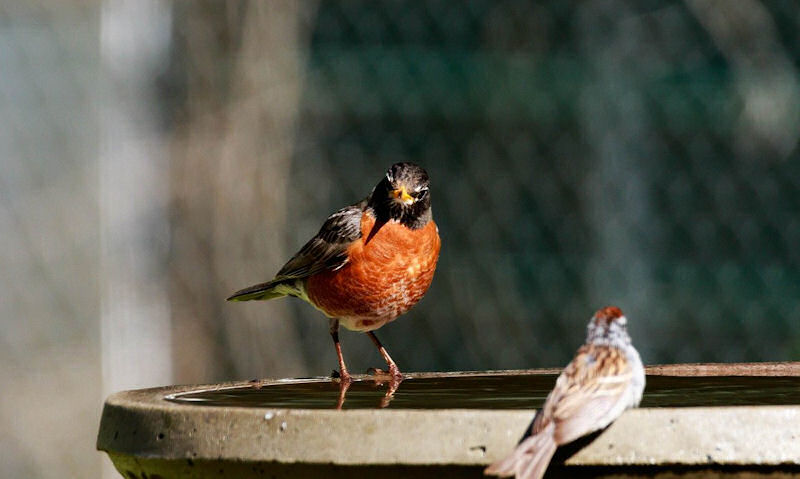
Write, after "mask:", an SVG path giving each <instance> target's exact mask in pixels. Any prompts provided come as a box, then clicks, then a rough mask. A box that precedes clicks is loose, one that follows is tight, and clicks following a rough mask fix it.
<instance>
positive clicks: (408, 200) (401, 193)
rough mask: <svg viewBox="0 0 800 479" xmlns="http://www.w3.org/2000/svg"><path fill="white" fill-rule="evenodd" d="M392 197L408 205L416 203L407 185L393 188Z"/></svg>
mask: <svg viewBox="0 0 800 479" xmlns="http://www.w3.org/2000/svg"><path fill="white" fill-rule="evenodd" d="M392 197H393V198H394V199H396V200H397V201H400V202H401V203H403V204H404V205H406V206H409V205H411V204H412V203H414V197H413V196H411V195H409V194H408V191H406V187H405V186H401V187H400V188H398V189H396V190H392Z"/></svg>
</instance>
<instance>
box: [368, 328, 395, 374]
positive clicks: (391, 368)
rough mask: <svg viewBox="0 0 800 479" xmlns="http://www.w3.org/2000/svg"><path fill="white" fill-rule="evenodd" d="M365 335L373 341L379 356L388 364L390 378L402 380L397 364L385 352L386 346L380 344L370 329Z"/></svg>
mask: <svg viewBox="0 0 800 479" xmlns="http://www.w3.org/2000/svg"><path fill="white" fill-rule="evenodd" d="M367 336H369V339H371V340H372V342H373V343H375V346H376V347H377V348H378V351H379V352H380V353H381V356H383V360H384V361H386V364H387V365H388V366H389V374H390V375H391V376H392V378H393V379H395V380H398V381H399V380H402V379H403V375H402V374H401V373H400V368H398V367H397V364H395V362H394V361H393V360H392V357H391V356H389V353H387V352H386V348H384V347H383V344H381V342H380V341H379V340H378V337H377V336H375V333H373V332H372V331H367Z"/></svg>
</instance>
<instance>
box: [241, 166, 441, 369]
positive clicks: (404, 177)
mask: <svg viewBox="0 0 800 479" xmlns="http://www.w3.org/2000/svg"><path fill="white" fill-rule="evenodd" d="M440 247H441V242H440V239H439V230H438V228H437V227H436V223H434V222H433V214H432V213H431V197H430V180H429V178H428V173H427V172H426V171H425V170H424V169H422V168H420V167H419V166H417V165H414V164H412V163H397V164H395V165H392V166H391V168H389V170H388V171H387V172H386V175H385V177H384V178H382V179H381V181H380V182H379V183H378V184H377V185H376V186H375V188H374V189H373V190H372V193H371V194H370V195H369V196H368V197H367V198H365V199H364V200H362V201H360V202H358V203H355V204H353V205H350V206H348V207H345V208H342V209H341V210H339V211H337V212H335V213H333V214H332V215H331V216H329V217H328V219H327V220H326V221H325V223H324V224H323V225H322V228H321V229H320V231H319V233H317V235H316V236H314V237H313V238H311V240H310V241H309V242H308V243H306V244H305V246H303V247H302V248H301V249H300V251H299V252H297V254H295V255H294V256H293V257H292V259H290V260H289V261H288V262H287V263H286V264H285V265H284V266H283V268H281V269H280V271H278V273H277V275H276V276H275V278H273V279H272V280H270V281H267V282H266V283H261V284H257V285H254V286H251V287H249V288H245V289H243V290H240V291H237V292H236V293H234V294H233V295H231V296H230V297H229V298H228V300H229V301H247V300H268V299H273V298H279V297H283V296H294V297H297V298H300V299H303V300H305V301H307V302H309V303H311V305H313V306H314V307H316V308H317V309H319V310H320V311H322V312H323V313H324V314H325V315H326V316H328V317H329V318H331V319H330V334H331V337H332V339H333V342H334V347H335V348H336V356H337V360H338V362H339V370H340V376H341V377H340V379H341V380H342V381H343V382H350V381H351V380H352V379H351V378H350V375H349V373H348V372H347V367H346V366H345V362H344V358H343V356H342V351H341V346H340V344H339V334H338V331H339V325H340V324H341V325H342V326H344V327H345V328H347V329H350V330H353V331H363V332H366V333H367V334H368V335H369V336H370V339H372V341H373V342H374V343H375V345H376V347H377V348H378V350H379V351H380V353H381V356H383V358H384V360H385V361H386V364H387V365H388V366H389V373H390V375H391V376H392V378H394V379H396V380H402V375H401V374H400V370H399V368H398V367H397V365H396V364H395V363H394V361H392V358H391V357H390V356H389V354H388V353H387V352H386V349H385V348H384V347H383V346H382V345H381V343H380V342H379V341H378V339H377V338H376V337H375V334H374V333H373V331H374V330H376V329H378V328H380V327H382V326H383V325H384V324H386V323H388V322H391V321H394V320H395V319H396V318H397V317H398V316H400V315H401V314H403V313H405V312H406V311H408V310H409V309H411V307H413V306H414V305H415V304H416V303H417V302H418V301H419V300H420V299H422V296H423V295H424V294H425V292H426V291H427V290H428V287H429V286H430V284H431V281H432V280H433V273H434V271H435V269H436V262H437V260H438V258H439V249H440Z"/></svg>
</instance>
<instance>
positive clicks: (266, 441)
mask: <svg viewBox="0 0 800 479" xmlns="http://www.w3.org/2000/svg"><path fill="white" fill-rule="evenodd" d="M557 373H558V371H557V370H529V371H497V372H488V373H420V374H409V375H408V378H407V379H406V380H405V381H403V383H402V384H400V387H399V389H398V390H397V391H396V392H395V394H394V396H393V397H391V398H387V397H386V388H387V386H386V385H385V384H384V385H381V384H375V382H374V381H371V380H369V378H366V377H363V376H362V377H358V380H357V381H355V382H354V383H353V384H352V386H351V387H350V389H349V390H348V391H347V394H346V396H345V398H344V400H342V398H341V397H340V394H339V387H338V384H337V383H335V382H332V381H331V380H330V379H329V378H308V379H292V380H274V381H273V380H267V381H257V382H245V383H229V384H221V385H213V386H172V387H167V388H156V389H145V390H137V391H126V392H121V393H117V394H114V395H112V396H111V397H109V398H108V400H107V401H106V404H105V408H104V410H103V416H102V420H101V424H100V432H99V435H98V440H97V447H98V449H100V450H102V451H105V452H107V453H108V454H109V456H110V457H111V460H112V461H113V462H114V465H115V466H116V467H117V469H118V470H119V471H120V473H121V474H122V475H123V476H124V477H128V478H140V477H142V478H143V477H147V478H150V479H153V478H158V477H160V478H169V477H193V478H195V477H196V478H201V477H374V476H377V475H378V474H380V475H381V476H383V477H481V471H482V468H483V467H484V466H485V465H486V464H488V463H489V462H491V461H493V460H495V459H498V458H500V457H501V456H503V455H505V454H506V453H508V452H509V451H510V450H511V449H512V448H513V446H514V445H515V444H516V442H517V441H518V440H519V438H520V437H521V436H522V434H523V433H524V431H525V429H526V427H527V426H528V424H529V422H530V420H531V419H532V417H533V411H532V409H534V408H537V407H539V406H541V404H542V403H543V402H544V398H545V397H546V396H547V393H548V392H549V391H550V389H551V388H552V386H553V383H554V381H555V377H556V375H557ZM647 373H648V377H647V388H646V390H645V395H644V398H643V400H642V407H641V408H639V409H636V410H631V411H628V412H626V413H625V414H623V416H622V417H620V419H619V420H617V421H616V422H615V423H614V424H612V425H611V427H609V428H608V429H607V430H605V431H603V432H602V433H601V434H599V435H596V436H595V437H593V438H591V440H587V441H582V442H579V443H578V444H574V445H571V446H567V447H565V448H563V449H562V450H560V451H559V453H557V456H556V458H555V459H554V462H553V464H552V465H551V472H550V476H549V477H558V476H559V475H561V476H563V477H582V476H584V475H586V476H587V477H588V476H591V477H605V476H606V475H607V476H608V477H611V476H613V477H620V478H621V477H673V475H676V474H680V475H681V477H707V475H708V474H712V475H714V477H761V476H762V475H763V477H767V476H768V477H790V476H792V475H793V474H797V473H798V472H800V363H754V364H703V365H697V364H686V365H675V366H654V367H649V368H647ZM337 405H341V406H342V409H343V410H340V411H339V410H336V409H335V408H336V407H337Z"/></svg>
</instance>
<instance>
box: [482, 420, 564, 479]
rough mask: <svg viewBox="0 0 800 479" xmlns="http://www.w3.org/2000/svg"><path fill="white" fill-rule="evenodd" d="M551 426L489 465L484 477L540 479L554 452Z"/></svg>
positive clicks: (554, 443) (554, 446)
mask: <svg viewBox="0 0 800 479" xmlns="http://www.w3.org/2000/svg"><path fill="white" fill-rule="evenodd" d="M552 427H553V425H552V424H551V425H550V426H549V427H548V428H546V429H545V430H544V431H542V432H540V433H539V434H537V435H535V436H531V437H529V438H527V439H525V440H524V441H522V442H521V443H520V444H519V445H518V446H517V448H516V449H515V450H514V452H512V453H511V454H510V455H509V456H508V457H506V458H505V459H502V460H500V461H497V462H495V463H494V464H491V465H490V466H489V467H487V468H486V470H484V471H483V473H484V474H486V475H494V476H500V477H510V476H516V478H517V479H541V478H542V476H544V472H545V471H546V470H547V466H548V464H550V459H551V458H552V457H553V454H555V452H556V442H555V440H554V439H553V431H552Z"/></svg>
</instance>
